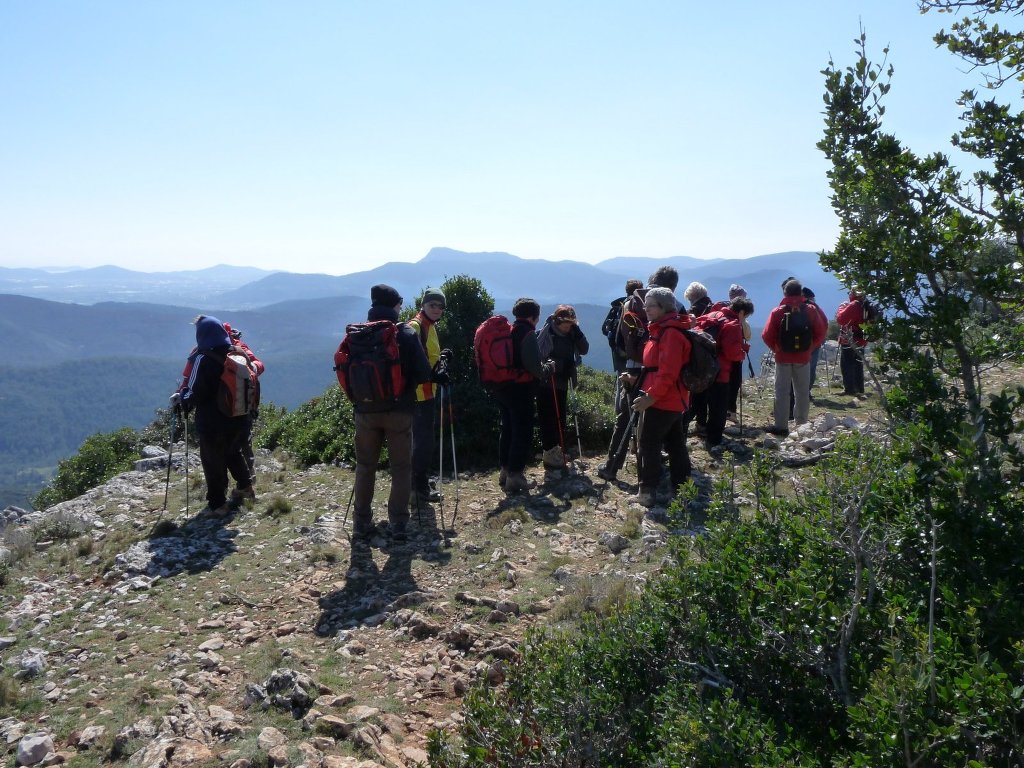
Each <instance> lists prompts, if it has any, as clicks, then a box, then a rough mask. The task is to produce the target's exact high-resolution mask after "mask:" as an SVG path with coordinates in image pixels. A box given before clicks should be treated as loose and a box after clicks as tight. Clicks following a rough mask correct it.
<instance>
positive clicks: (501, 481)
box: [498, 467, 508, 488]
mask: <svg viewBox="0 0 1024 768" xmlns="http://www.w3.org/2000/svg"><path fill="white" fill-rule="evenodd" d="M506 480H508V470H507V469H505V468H504V467H502V468H501V471H500V472H499V473H498V485H500V486H501V487H502V488H504V487H505V481H506Z"/></svg>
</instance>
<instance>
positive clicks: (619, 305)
mask: <svg viewBox="0 0 1024 768" xmlns="http://www.w3.org/2000/svg"><path fill="white" fill-rule="evenodd" d="M643 287H644V284H643V281H642V280H627V281H626V295H625V296H620V297H619V298H617V299H615V300H614V301H613V302H611V308H610V309H609V310H608V314H607V315H605V318H604V322H603V323H602V324H601V333H602V334H604V337H605V338H606V339H608V346H609V347H611V351H612V370H613V371H615V373H616V374H620V373H622V372H623V371H624V370H626V360H627V359H628V358H627V356H626V348H625V346H624V345H623V344H622V341H621V336H619V321H620V320H621V319H622V310H623V307H624V306H625V304H626V302H627V301H629V297H630V296H632V295H633V291H635V290H637V289H638V288H643ZM616 394H617V393H616Z"/></svg>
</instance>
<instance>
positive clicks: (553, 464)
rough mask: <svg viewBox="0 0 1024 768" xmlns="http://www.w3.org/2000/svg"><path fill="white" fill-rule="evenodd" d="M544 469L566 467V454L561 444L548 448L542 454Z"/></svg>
mask: <svg viewBox="0 0 1024 768" xmlns="http://www.w3.org/2000/svg"><path fill="white" fill-rule="evenodd" d="M542 459H543V461H544V469H565V454H564V453H562V448H561V447H560V446H557V445H556V446H555V447H554V448H548V449H547V450H546V451H544V453H543V455H542Z"/></svg>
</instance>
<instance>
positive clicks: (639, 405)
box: [632, 392, 654, 413]
mask: <svg viewBox="0 0 1024 768" xmlns="http://www.w3.org/2000/svg"><path fill="white" fill-rule="evenodd" d="M652 405H654V398H653V397H651V396H650V395H648V394H647V393H646V392H644V393H643V394H642V395H640V397H638V398H637V399H636V400H634V401H633V405H632V408H633V410H634V411H636V412H637V413H641V412H642V411H646V410H647V409H648V408H650V407H651V406H652Z"/></svg>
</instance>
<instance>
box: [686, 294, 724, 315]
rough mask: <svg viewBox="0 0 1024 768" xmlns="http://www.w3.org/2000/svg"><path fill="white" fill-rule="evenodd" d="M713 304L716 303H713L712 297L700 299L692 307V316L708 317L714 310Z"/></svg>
mask: <svg viewBox="0 0 1024 768" xmlns="http://www.w3.org/2000/svg"><path fill="white" fill-rule="evenodd" d="M713 304H714V302H712V301H711V297H710V296H704V297H702V298H700V299H697V300H696V301H695V302H693V304H691V305H690V314H691V315H693V316H694V317H700V316H701V315H706V314H707V313H708V312H710V311H711V310H712V309H713V306H712V305H713ZM726 306H728V305H726Z"/></svg>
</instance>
